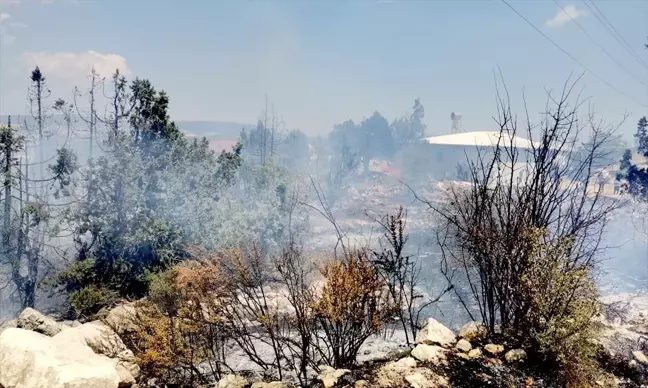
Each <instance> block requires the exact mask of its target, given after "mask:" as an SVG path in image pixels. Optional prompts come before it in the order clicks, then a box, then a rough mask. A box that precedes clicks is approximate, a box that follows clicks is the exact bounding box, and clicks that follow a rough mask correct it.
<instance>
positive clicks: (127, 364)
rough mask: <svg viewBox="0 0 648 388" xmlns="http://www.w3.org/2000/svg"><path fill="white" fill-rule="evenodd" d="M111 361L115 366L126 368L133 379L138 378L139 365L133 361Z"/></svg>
mask: <svg viewBox="0 0 648 388" xmlns="http://www.w3.org/2000/svg"><path fill="white" fill-rule="evenodd" d="M113 362H114V365H115V368H117V367H121V368H123V369H126V370H127V371H128V373H130V374H131V376H133V378H134V379H135V380H139V378H140V372H141V371H140V367H139V365H137V364H136V363H135V362H131V361H124V360H113Z"/></svg>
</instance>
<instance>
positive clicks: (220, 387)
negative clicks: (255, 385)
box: [216, 375, 249, 388]
mask: <svg viewBox="0 0 648 388" xmlns="http://www.w3.org/2000/svg"><path fill="white" fill-rule="evenodd" d="M248 384H249V383H248V381H247V380H246V379H245V378H243V377H241V376H237V375H227V376H224V377H223V378H222V379H220V380H219V381H218V384H217V385H216V388H245V387H246V386H247V385H248Z"/></svg>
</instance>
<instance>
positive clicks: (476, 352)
mask: <svg viewBox="0 0 648 388" xmlns="http://www.w3.org/2000/svg"><path fill="white" fill-rule="evenodd" d="M481 356H482V351H481V349H480V348H476V349H473V350H471V351H469V352H468V357H469V358H472V359H475V358H480V357H481Z"/></svg>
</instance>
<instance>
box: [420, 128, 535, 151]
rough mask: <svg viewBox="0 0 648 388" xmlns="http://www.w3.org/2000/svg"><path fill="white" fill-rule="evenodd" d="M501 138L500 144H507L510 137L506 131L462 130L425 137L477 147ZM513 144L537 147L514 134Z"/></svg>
mask: <svg viewBox="0 0 648 388" xmlns="http://www.w3.org/2000/svg"><path fill="white" fill-rule="evenodd" d="M500 136H501V137H502V139H501V143H500V144H501V145H502V146H507V145H508V144H510V141H511V138H510V137H509V135H508V134H507V133H505V132H504V133H501V134H500V132H499V131H493V132H488V131H476V132H462V133H457V134H453V135H443V136H432V137H428V138H426V139H425V141H427V142H428V143H430V144H444V145H458V146H473V147H475V146H477V147H494V146H495V145H496V144H497V141H498V140H499V139H500ZM513 144H514V145H515V146H516V148H531V147H532V145H533V146H535V147H538V146H539V144H538V143H537V142H532V141H531V140H529V139H525V138H522V137H519V136H514V138H513Z"/></svg>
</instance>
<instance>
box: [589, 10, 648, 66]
mask: <svg viewBox="0 0 648 388" xmlns="http://www.w3.org/2000/svg"><path fill="white" fill-rule="evenodd" d="M583 4H585V6H586V7H587V8H588V9H589V10H590V12H591V13H592V14H593V15H594V16H595V17H596V18H597V19H598V21H599V22H600V23H601V24H602V25H603V26H604V27H605V29H606V30H607V31H608V32H609V33H610V35H612V37H614V39H615V40H616V41H617V42H618V43H619V44H620V45H621V47H623V48H624V49H625V50H626V51H627V52H628V53H629V54H630V56H632V57H633V58H634V59H636V60H637V62H639V63H640V64H641V65H642V66H643V67H644V68H646V70H648V63H646V61H644V60H643V58H641V56H640V55H639V54H638V53H637V52H636V51H635V50H634V49H633V48H632V46H630V45H629V44H628V41H626V40H625V38H624V37H623V35H621V34H620V33H619V31H618V30H617V29H616V27H614V24H612V23H611V22H610V21H609V20H608V18H607V17H605V14H604V13H603V12H602V11H601V10H600V9H599V7H598V6H597V5H596V3H594V1H592V0H589V4H588V0H583ZM590 4H591V5H590ZM592 7H593V8H592Z"/></svg>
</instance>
